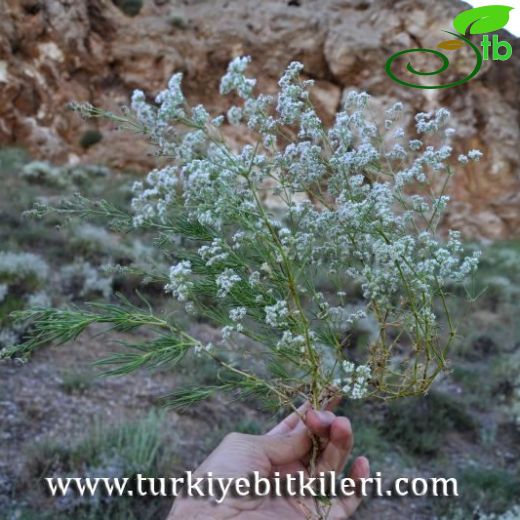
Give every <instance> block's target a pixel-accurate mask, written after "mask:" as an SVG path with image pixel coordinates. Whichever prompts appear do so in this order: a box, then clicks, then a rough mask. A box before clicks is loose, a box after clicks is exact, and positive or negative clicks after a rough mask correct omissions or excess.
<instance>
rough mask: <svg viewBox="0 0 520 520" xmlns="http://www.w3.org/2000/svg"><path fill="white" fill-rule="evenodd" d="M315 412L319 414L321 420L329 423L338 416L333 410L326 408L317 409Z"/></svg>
mask: <svg viewBox="0 0 520 520" xmlns="http://www.w3.org/2000/svg"><path fill="white" fill-rule="evenodd" d="M315 413H316V415H317V416H318V418H319V420H320V422H322V423H324V424H327V425H328V424H331V423H332V421H333V420H334V418H335V417H336V416H335V415H334V414H333V413H332V412H328V411H326V410H315Z"/></svg>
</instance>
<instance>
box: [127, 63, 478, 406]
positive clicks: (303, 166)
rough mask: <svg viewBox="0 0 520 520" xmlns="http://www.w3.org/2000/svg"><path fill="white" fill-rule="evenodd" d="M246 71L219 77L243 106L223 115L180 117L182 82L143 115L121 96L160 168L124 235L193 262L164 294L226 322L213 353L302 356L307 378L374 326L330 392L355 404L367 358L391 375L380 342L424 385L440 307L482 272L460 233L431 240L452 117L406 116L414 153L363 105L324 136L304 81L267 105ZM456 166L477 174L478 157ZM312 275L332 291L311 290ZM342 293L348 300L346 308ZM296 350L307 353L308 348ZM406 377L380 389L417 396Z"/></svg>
mask: <svg viewBox="0 0 520 520" xmlns="http://www.w3.org/2000/svg"><path fill="white" fill-rule="evenodd" d="M250 61H251V60H250V59H249V58H248V57H238V58H236V59H234V60H233V61H232V62H231V63H230V64H229V67H228V69H227V72H226V73H225V75H224V76H223V78H222V81H221V84H220V91H221V93H223V94H230V93H234V94H236V95H237V96H238V98H239V99H238V102H236V105H235V106H232V107H231V108H229V109H228V110H227V111H224V112H223V114H225V116H224V115H223V114H220V115H218V116H217V117H213V118H212V116H210V114H209V113H208V111H207V110H206V109H205V108H204V107H202V106H196V107H194V108H192V109H190V107H189V106H188V103H187V101H186V98H185V96H184V94H183V93H182V89H181V80H182V76H181V75H180V74H175V75H174V76H173V77H172V79H171V81H170V83H169V85H168V88H167V89H166V90H165V91H163V92H161V93H160V94H159V96H157V98H156V99H155V102H156V103H155V104H152V103H149V102H147V101H146V99H145V96H144V94H143V93H142V92H139V91H138V92H136V93H135V94H134V96H133V99H132V109H133V112H134V114H135V116H134V117H135V119H131V120H130V121H131V122H132V124H134V126H135V125H142V127H143V131H144V132H145V133H146V134H147V135H148V136H150V137H151V140H152V141H153V142H154V143H155V144H156V145H157V146H158V148H159V151H160V153H162V154H163V155H164V156H167V157H168V158H169V163H168V164H166V165H165V166H163V167H162V168H160V169H157V170H154V171H153V172H151V173H150V174H149V175H148V177H147V178H146V180H145V181H144V182H142V183H136V184H135V186H134V190H133V193H134V197H133V203H132V207H133V212H134V225H135V226H143V227H147V226H150V227H151V228H153V225H156V224H157V223H158V224H159V225H158V228H159V229H160V230H161V232H164V233H166V234H167V233H168V232H169V231H170V230H171V236H170V237H169V238H170V240H171V241H172V243H174V244H175V246H176V247H177V248H179V249H180V250H181V252H183V254H185V255H186V256H183V255H181V254H179V256H180V257H182V258H189V259H190V260H183V261H180V262H179V263H177V264H176V265H174V266H172V267H171V268H170V272H169V283H168V284H167V285H166V290H167V291H168V292H171V293H172V294H173V296H174V297H176V298H177V299H179V300H180V301H183V302H186V304H187V305H189V308H190V312H200V313H201V314H203V315H204V314H206V315H207V316H211V319H213V320H215V321H217V322H218V319H217V318H215V316H220V317H222V319H221V322H222V323H220V322H219V325H220V326H221V327H223V329H222V332H223V336H224V338H227V337H229V335H230V334H231V333H232V332H241V333H243V334H245V335H249V336H250V337H254V338H255V339H259V341H264V342H265V344H266V345H269V346H270V348H272V349H273V350H274V351H275V352H279V354H280V355H281V353H282V352H285V351H287V350H293V351H295V352H300V351H301V350H302V348H309V349H310V351H312V350H315V351H316V352H317V353H318V352H319V354H316V355H315V356H313V355H309V356H299V358H302V359H303V358H305V359H307V361H308V362H309V361H310V362H312V363H320V362H322V363H324V364H325V361H323V360H321V361H320V359H321V354H322V352H323V351H324V349H326V348H329V351H330V352H332V353H333V354H332V357H335V359H336V361H338V360H342V359H344V352H341V334H342V333H343V334H344V333H345V331H348V330H350V329H351V328H352V326H353V325H354V324H356V322H359V321H362V320H363V321H366V322H371V323H374V322H375V323H377V326H376V327H374V328H376V329H377V330H379V331H381V334H378V335H376V337H374V338H372V337H371V338H370V341H371V345H370V347H371V348H370V349H368V350H367V357H368V361H367V364H365V365H360V366H359V367H354V366H351V365H349V364H348V363H347V364H346V365H345V364H343V366H342V370H343V373H342V374H343V375H342V377H341V380H342V381H344V382H343V384H342V385H341V388H343V389H344V392H345V393H347V394H348V395H350V396H351V397H354V398H360V397H362V396H363V395H365V394H366V393H367V392H368V385H369V381H370V380H371V378H373V377H375V376H374V375H371V374H370V369H369V366H370V365H371V364H372V363H371V362H372V361H373V360H372V359H370V356H377V357H378V359H384V360H386V359H388V363H389V364H390V363H392V362H393V361H394V360H393V359H392V357H393V355H394V354H393V352H395V351H397V349H394V350H393V351H391V348H390V347H389V345H390V344H391V342H392V341H393V340H392V338H391V337H390V335H391V334H393V333H394V332H395V331H393V332H387V331H391V330H392V329H400V328H405V329H406V331H402V332H403V337H407V338H410V339H411V343H412V344H413V345H412V346H411V347H410V352H409V354H410V356H409V359H411V360H413V358H414V356H417V357H420V358H421V360H420V361H424V362H425V363H426V365H428V363H429V364H430V365H429V367H427V368H426V369H425V370H424V371H423V374H425V379H428V377H429V376H430V375H431V374H432V373H434V372H435V371H438V369H439V366H438V364H440V363H442V360H443V359H444V351H443V352H442V355H439V356H436V355H434V354H435V349H436V348H438V347H437V346H438V345H439V338H438V331H439V327H438V321H439V320H438V318H439V316H438V314H439V312H438V309H439V308H440V307H442V306H438V305H437V299H438V298H441V299H443V298H446V295H447V293H446V292H445V291H446V289H447V287H448V286H449V285H451V284H454V283H459V282H461V281H462V280H464V279H465V278H466V277H467V276H468V275H470V274H471V273H472V272H473V271H474V270H475V268H476V265H477V262H478V253H474V254H473V255H470V256H465V253H464V251H463V247H462V243H461V239H460V236H459V234H457V233H450V234H449V236H448V239H447V240H443V239H441V238H439V237H438V235H437V227H438V226H439V224H440V223H441V222H442V218H443V214H444V210H445V208H446V206H447V204H448V203H449V197H448V196H447V194H446V193H445V192H444V188H445V187H446V186H447V184H448V180H449V178H450V176H451V174H452V170H451V166H450V161H452V160H453V157H452V156H453V146H452V143H451V140H450V139H451V137H452V136H453V134H454V131H453V129H451V128H447V125H448V122H449V118H450V114H449V112H448V110H446V109H444V108H440V109H438V110H436V111H432V112H430V113H421V114H418V115H417V116H416V117H415V124H416V125H415V126H416V130H417V133H418V134H419V137H420V139H419V138H417V137H413V136H412V137H411V138H408V137H407V136H406V132H405V129H404V128H403V127H400V126H399V121H400V119H402V115H403V112H404V106H403V104H402V103H399V102H398V103H395V104H394V105H393V106H391V107H389V108H388V109H387V110H386V111H384V113H383V114H381V115H382V121H375V120H374V119H373V117H372V115H371V113H370V110H369V109H368V107H369V102H370V96H369V95H368V94H366V93H363V92H361V93H359V92H355V91H349V92H347V93H346V95H345V96H344V99H343V106H342V108H341V110H340V111H339V112H338V114H337V115H336V118H335V121H334V122H333V124H332V125H330V127H326V126H325V125H324V123H323V122H322V121H321V120H320V118H319V117H318V115H317V113H316V111H315V110H314V108H313V105H312V103H311V96H310V89H311V88H312V81H305V80H304V79H302V78H301V77H300V74H301V73H302V70H303V65H302V64H300V63H296V62H294V63H291V64H290V65H289V66H288V68H287V70H286V71H285V72H284V74H283V75H282V77H281V78H280V81H279V83H278V86H279V89H278V92H277V94H274V95H265V94H258V95H257V94H256V93H255V86H256V81H255V80H254V79H252V78H249V77H247V76H246V69H247V66H248V65H249V63H250ZM235 99H236V98H235ZM135 121H137V123H135ZM224 121H227V122H228V123H229V124H231V125H240V126H241V127H242V128H243V131H244V132H245V133H247V135H244V137H247V138H246V139H244V140H245V141H247V143H248V144H245V145H243V146H236V145H233V146H231V145H229V144H227V142H226V138H225V133H224V132H222V130H221V126H222V124H223V122H224ZM432 134H438V136H434V137H433V138H432V137H431V135H432ZM430 142H431V143H433V144H430ZM464 157H467V160H468V161H469V160H473V161H478V160H479V159H480V157H481V153H480V152H479V151H478V150H472V151H470V152H468V154H467V156H464ZM455 159H456V158H455ZM459 160H460V158H459ZM455 162H456V160H455ZM462 162H464V160H462ZM416 188H419V189H416ZM171 223H175V225H174V224H171ZM185 230H186V231H185ZM194 271H195V272H196V275H195V274H194ZM324 274H325V275H326V276H327V278H328V280H329V284H330V285H334V287H332V288H331V290H330V291H328V290H327V291H322V290H321V289H320V288H319V285H320V284H321V283H322V282H321V281H320V280H321V279H322V277H323V275H324ZM320 277H321V278H320ZM238 288H240V290H238ZM351 288H356V289H355V290H354V291H352V292H354V293H356V294H358V295H359V296H358V298H359V300H358V301H349V302H348V305H347V303H346V301H345V300H346V298H345V295H346V293H350V292H351ZM345 289H346V292H345ZM322 293H323V294H322ZM198 295H204V296H207V297H208V298H207V301H210V302H211V303H207V301H206V300H205V301H204V303H202V301H201V298H198ZM208 305H209V307H208ZM211 306H214V308H212V307H211ZM442 308H444V307H442ZM208 309H209V310H208ZM246 315H247V316H248V320H247V321H246V320H245V319H244V318H245V317H246ZM249 327H252V328H254V330H253V329H251V330H249ZM255 327H256V328H255ZM273 328H274V329H277V331H278V332H277V333H275V334H273V331H272V329H273ZM289 329H290V330H289ZM296 331H297V332H296ZM264 333H265V334H264ZM279 333H282V336H281V337H280V336H279ZM262 334H264V335H263V336H262ZM303 338H306V341H307V342H309V338H314V339H313V340H312V345H308V344H307V345H306V343H305V341H303V342H302V339H303ZM404 348H407V347H404ZM311 354H312V352H311ZM323 359H325V356H323ZM327 363H328V361H327ZM436 363H438V364H436ZM333 365H334V366H335V365H337V363H336V364H335V363H333ZM405 365H406V363H403V364H401V365H400V366H405ZM426 365H425V366H426ZM327 366H329V365H327ZM408 367H409V370H408V368H406V367H405V368H403V371H402V377H403V381H404V383H403V384H402V385H400V386H399V385H394V383H389V385H390V386H391V385H394V386H393V388H396V387H397V388H407V389H409V392H410V393H413V391H414V390H415V389H416V388H423V387H421V386H420V383H421V381H419V382H417V385H415V383H414V380H413V378H414V377H416V374H417V371H415V372H414V371H413V361H411V362H410V363H409V365H408ZM378 368H379V365H378ZM384 368H385V367H383V368H381V369H378V376H377V377H378V378H379V377H382V378H383V380H378V381H377V383H378V388H379V389H381V392H382V393H384V392H385V390H386V388H389V387H387V386H385V384H386V382H385V380H384V377H385V370H384ZM440 368H442V367H440ZM320 370H321V369H320V367H314V371H313V373H314V374H318V373H320ZM389 370H390V369H389ZM307 373H308V372H307ZM435 373H436V372H435ZM381 374H382V376H381ZM330 377H331V379H330V381H332V380H333V379H334V377H335V376H334V374H331V376H330ZM389 380H390V378H389ZM394 381H395V379H394ZM422 382H424V381H422ZM414 385H415V386H414ZM397 391H399V390H397ZM407 391H408V390H407ZM388 393H390V394H391V393H392V388H390V389H389V390H388Z"/></svg>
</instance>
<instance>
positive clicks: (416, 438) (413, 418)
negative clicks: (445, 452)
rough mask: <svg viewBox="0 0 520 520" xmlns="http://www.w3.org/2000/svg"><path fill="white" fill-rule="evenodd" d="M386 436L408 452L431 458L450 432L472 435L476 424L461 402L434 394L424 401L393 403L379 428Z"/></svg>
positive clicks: (420, 399) (409, 400) (413, 399)
mask: <svg viewBox="0 0 520 520" xmlns="http://www.w3.org/2000/svg"><path fill="white" fill-rule="evenodd" d="M382 429H383V433H384V435H385V437H386V438H387V439H389V440H391V441H393V442H396V443H398V444H399V445H401V446H402V447H403V448H404V449H406V450H407V451H409V452H410V453H413V454H416V455H433V454H435V453H437V451H438V450H439V448H440V447H441V446H442V443H443V442H444V435H445V434H446V433H448V432H449V431H460V432H474V431H475V424H474V422H473V420H472V419H471V417H470V416H469V415H468V414H467V413H466V412H465V411H464V407H463V405H462V403H460V402H458V401H456V400H455V399H453V398H451V397H449V396H447V395H444V394H441V393H437V392H432V393H430V394H429V395H427V396H426V397H424V398H410V399H404V400H402V401H395V402H392V403H391V404H390V405H389V408H388V413H387V417H386V420H385V421H384V423H383V425H382Z"/></svg>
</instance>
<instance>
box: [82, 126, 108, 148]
mask: <svg viewBox="0 0 520 520" xmlns="http://www.w3.org/2000/svg"><path fill="white" fill-rule="evenodd" d="M102 140H103V134H102V133H101V132H100V131H99V130H87V131H86V132H84V133H83V135H82V136H81V139H80V140H79V144H80V146H81V147H82V148H85V149H87V148H90V147H91V146H94V145H95V144H97V143H99V142H100V141H102Z"/></svg>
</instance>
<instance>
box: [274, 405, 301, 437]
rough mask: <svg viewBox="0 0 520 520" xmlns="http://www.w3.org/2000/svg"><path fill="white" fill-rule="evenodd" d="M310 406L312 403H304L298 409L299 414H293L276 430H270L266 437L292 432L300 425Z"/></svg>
mask: <svg viewBox="0 0 520 520" xmlns="http://www.w3.org/2000/svg"><path fill="white" fill-rule="evenodd" d="M309 405H310V403H309V402H308V401H307V402H305V403H303V404H302V405H301V406H300V407H299V408H298V410H297V412H293V413H292V414H291V415H289V416H287V417H286V418H285V419H284V420H283V421H281V422H279V423H278V424H277V425H276V426H275V427H274V428H272V429H271V430H269V431H268V432H267V433H266V435H279V434H282V433H288V432H290V431H291V430H292V429H294V428H295V426H296V425H297V424H298V421H300V419H301V417H303V416H304V415H305V412H306V411H307V409H308V408H309Z"/></svg>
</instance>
